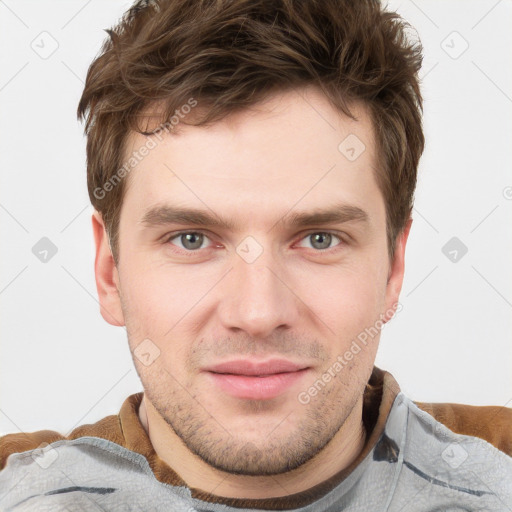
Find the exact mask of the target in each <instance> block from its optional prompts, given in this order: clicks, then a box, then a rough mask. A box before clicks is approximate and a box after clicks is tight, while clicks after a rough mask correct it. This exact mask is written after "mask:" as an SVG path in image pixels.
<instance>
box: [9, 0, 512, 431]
mask: <svg viewBox="0 0 512 512" xmlns="http://www.w3.org/2000/svg"><path fill="white" fill-rule="evenodd" d="M129 5H130V2H127V1H109V2H104V1H100V0H89V1H85V0H81V1H77V0H73V1H70V0H61V1H48V0H47V1H40V0H38V1H35V0H34V1H31V2H30V1H17V2H14V1H13V0H0V173H1V178H0V179H1V183H0V187H1V188H0V225H1V233H2V238H1V241H2V242H1V243H2V245H1V256H2V260H1V261H2V264H1V266H0V312H1V324H0V325H1V345H0V351H1V352H0V432H1V433H6V432H18V431H27V432H30V431H34V430H39V429H53V430H57V431H60V432H62V433H68V432H69V431H71V430H72V429H73V428H74V427H75V426H77V425H80V424H84V423H92V422H95V421H97V420H99V419H101V418H103V417H104V416H106V415H108V414H116V413H117V412H118V410H119V408H120V406H121V404H122V402H123V400H124V399H125V398H126V397H127V396H128V395H129V394H131V393H135V392H137V391H140V390H142V386H141V384H140V382H139V380H138V377H137V375H136V372H135V369H134V367H133V363H132V360H131V356H130V353H129V350H128V344H127V340H126V331H125V330H124V329H123V328H115V327H112V326H110V325H108V324H107V323H105V321H104V320H103V319H102V317H101V316H100V314H99V305H98V302H97V295H96V287H95V282H94V269H93V263H94V245H93V238H92V231H91V220H90V217H91V213H92V207H91V205H90V203H89V199H88V195H87V187H86V171H85V138H84V137H83V127H82V125H80V124H78V122H77V121H76V107H77V103H78V100H79V97H80V95H81V92H82V88H83V80H84V77H85V74H86V71H87V68H88V66H89V64H90V62H91V61H92V59H93V58H94V56H95V55H96V54H97V52H98V51H99V49H100V46H101V43H102V41H103V39H104V38H105V37H107V34H106V33H105V32H104V31H103V29H105V28H108V27H110V26H112V25H113V24H114V23H115V22H116V21H117V20H118V18H119V17H120V16H121V14H122V13H123V12H124V11H125V10H126V9H127V8H128V7H129ZM389 8H390V9H393V10H394V9H396V10H398V12H399V13H400V14H401V15H402V16H403V17H404V18H405V19H406V20H408V21H409V22H410V23H411V25H412V26H413V27H414V28H415V29H416V30H417V32H418V34H419V37H420V39H421V41H422V43H423V45H424V48H425V59H424V65H423V70H422V72H421V75H420V76H421V77H422V81H423V95H424V98H425V116H424V122H425V135H426V139H427V143H426V150H425V153H424V156H423V157H422V160H421V165H420V173H419V183H418V189H417V194H416V208H415V211H414V222H413V227H412V231H411V235H410V238H409V245H408V249H407V268H406V275H405V282H404V286H403V292H402V297H401V301H402V304H403V310H402V311H401V312H400V313H399V314H398V315H397V317H396V318H395V319H394V320H393V321H392V323H391V324H389V325H388V326H386V327H385V329H384V331H383V335H382V340H381V348H380V353H379V355H378V358H377V365H378V366H380V367H382V368H385V369H387V370H389V371H391V373H392V374H393V375H394V376H395V377H396V379H397V380H398V382H399V384H400V385H401V388H402V390H403V391H404V392H405V393H406V394H407V395H408V396H409V397H411V398H412V399H414V400H417V401H444V402H460V403H469V404H476V405H478V404H482V405H491V404H492V405H506V404H508V405H509V406H510V404H511V403H512V402H511V400H512V377H511V367H512V343H511V339H512V337H511V332H512V315H511V312H512V279H511V274H512V270H511V268H512V265H511V263H510V262H511V261H512V258H511V255H512V230H511V229H510V225H511V223H510V221H511V215H510V214H511V210H512V200H510V197H511V192H512V188H511V187H512V175H511V172H510V169H511V160H512V156H511V151H510V147H511V142H512V65H511V60H510V56H511V47H512V45H511V41H512V32H511V31H510V30H509V27H510V26H511V21H512V2H511V1H510V0H509V1H506V0H502V1H496V0H490V1H487V0H485V1H484V0H478V1H469V0H464V1H453V0H450V1H447V0H438V1H432V0H416V1H415V2H412V1H410V0H404V1H402V2H399V1H393V2H390V3H389ZM454 31H455V32H457V34H454V33H453V32H454ZM42 32H47V34H44V35H40V34H41V33H42ZM48 34H50V35H48ZM42 37H43V38H46V39H45V48H46V49H47V50H48V49H51V45H52V44H54V45H56V44H58V48H57V49H56V51H55V52H54V53H53V54H52V55H50V56H48V58H46V59H43V58H41V57H40V56H39V55H38V54H37V53H36V52H35V51H34V50H33V49H32V47H31V44H32V46H35V45H37V44H39V45H40V46H41V45H42V43H41V38H42ZM462 38H463V39H462ZM52 39H53V40H55V41H56V43H55V42H52ZM464 40H465V41H467V44H469V47H468V48H467V50H466V51H465V52H464V53H462V54H461V55H460V56H458V54H459V53H460V52H461V50H462V49H463V48H464V45H465V44H466V43H464ZM443 41H444V42H443ZM450 53H451V56H450ZM454 56H458V58H453V57H454ZM507 187H508V188H507ZM454 236H455V237H457V238H459V239H460V240H461V241H462V242H463V243H464V244H465V245H466V246H467V248H468V253H467V254H466V255H464V256H463V257H462V258H460V259H459V260H458V261H457V262H455V263H454V262H452V261H450V259H448V258H447V257H446V256H445V254H443V252H442V251H441V249H442V247H443V246H444V245H445V244H446V243H447V242H448V240H450V239H451V238H452V237H454ZM42 237H48V238H49V239H50V240H51V241H52V242H53V243H54V244H55V245H56V246H57V248H58V252H57V254H56V255H55V256H54V257H53V258H52V259H51V260H50V261H48V262H47V263H42V262H41V261H39V259H37V258H36V257H35V255H34V254H33V253H32V247H33V246H34V245H35V244H36V243H37V242H38V241H39V240H40V239H41V238H42Z"/></svg>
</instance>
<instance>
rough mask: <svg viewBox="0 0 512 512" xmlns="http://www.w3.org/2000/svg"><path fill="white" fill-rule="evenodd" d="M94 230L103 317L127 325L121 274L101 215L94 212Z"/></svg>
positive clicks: (97, 284) (99, 295) (95, 271)
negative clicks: (121, 296) (121, 292)
mask: <svg viewBox="0 0 512 512" xmlns="http://www.w3.org/2000/svg"><path fill="white" fill-rule="evenodd" d="M92 230H93V235H94V242H95V245H96V259H95V262H94V274H95V279H96V289H97V291H98V297H99V302H100V313H101V316H102V317H103V318H104V319H105V321H106V322H108V323H109V324H111V325H114V326H116V327H121V326H123V325H125V322H124V315H123V310H122V308H121V298H120V295H119V289H118V286H119V274H118V271H117V267H116V265H115V262H114V258H113V256H112V251H111V250H110V245H109V240H108V236H107V232H106V230H105V225H104V223H103V219H102V217H101V214H100V213H99V212H98V211H96V210H94V213H93V214H92Z"/></svg>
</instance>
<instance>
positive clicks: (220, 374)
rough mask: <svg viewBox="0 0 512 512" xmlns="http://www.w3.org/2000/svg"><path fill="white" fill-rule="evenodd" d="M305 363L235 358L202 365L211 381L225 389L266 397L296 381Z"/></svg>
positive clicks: (241, 395)
mask: <svg viewBox="0 0 512 512" xmlns="http://www.w3.org/2000/svg"><path fill="white" fill-rule="evenodd" d="M308 370H309V367H307V366H304V365H299V364H297V363H293V362H291V361H286V360H283V359H272V360H269V361H251V360H246V359H244V360H236V361H228V362H224V363H221V364H217V365H214V366H211V367H209V368H206V369H205V370H204V371H205V372H206V373H207V374H208V375H209V377H210V378H211V380H212V381H213V382H214V384H215V385H216V386H217V387H219V388H220V389H221V390H222V391H224V392H225V393H228V394H229V395H231V396H234V397H236V398H242V399H248V400H269V399H272V398H276V397H277V396H279V395H282V394H283V393H284V392H285V391H287V390H288V389H289V388H290V387H292V386H293V385H294V384H295V383H297V382H298V381H299V380H300V379H301V378H302V377H303V376H304V375H305V373H306V372H307V371H308Z"/></svg>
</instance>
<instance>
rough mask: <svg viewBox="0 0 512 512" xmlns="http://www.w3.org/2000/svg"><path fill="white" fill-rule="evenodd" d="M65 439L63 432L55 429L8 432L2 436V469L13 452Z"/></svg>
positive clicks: (0, 438)
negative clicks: (17, 432) (60, 432)
mask: <svg viewBox="0 0 512 512" xmlns="http://www.w3.org/2000/svg"><path fill="white" fill-rule="evenodd" d="M61 439H65V438H64V436H63V435H62V434H59V433H58V432H55V431H53V430H38V431H37V432H29V433H27V432H21V433H19V434H6V435H4V436H1V437H0V469H3V468H4V467H5V464H6V463H7V458H8V457H9V455H11V454H13V453H22V452H26V451H29V450H35V449H36V448H38V447H40V446H45V445H46V444H51V443H53V442H55V441H60V440H61Z"/></svg>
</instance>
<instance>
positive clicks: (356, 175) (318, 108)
mask: <svg viewBox="0 0 512 512" xmlns="http://www.w3.org/2000/svg"><path fill="white" fill-rule="evenodd" d="M351 111H352V113H353V114H354V115H355V117H356V120H352V119H350V118H348V117H346V116H344V115H343V114H342V113H341V112H340V111H338V110H337V109H335V108H334V107H333V106H332V105H331V104H330V103H329V102H328V100H327V99H326V98H325V97H324V96H323V95H322V94H321V93H320V92H319V91H318V90H316V89H315V88H306V89H302V90H295V91H288V92H283V93H279V94H276V95H274V96H271V97H269V98H268V99H267V100H266V101H265V102H264V103H261V104H258V105H256V106H255V107H253V108H251V109H248V110H244V111H242V112H238V113H236V114H232V115H228V116H227V117H225V118H224V119H222V120H220V121H218V122H216V123H213V124H212V125H210V126H199V127H194V126H187V125H184V124H182V125H180V129H179V131H178V132H177V134H173V133H165V132H162V134H161V135H160V136H159V137H157V136H155V135H153V136H151V137H146V136H143V135H141V134H137V133H132V134H131V135H130V136H129V138H128V140H127V147H126V158H127V159H128V158H129V157H130V155H132V154H134V153H136V152H139V153H140V149H141V148H142V147H143V146H147V147H151V149H149V150H148V151H145V153H146V154H145V156H144V157H143V158H142V159H140V160H139V161H137V163H136V165H134V167H133V169H132V170H131V171H130V173H129V174H128V176H127V180H128V181H127V188H126V192H125V198H124V202H123V208H122V210H124V211H125V213H126V214H127V215H129V216H130V217H131V220H134V219H135V217H134V216H135V215H137V219H138V220H140V219H141V218H142V216H143V214H144V212H145V211H147V208H148V207H150V206H154V205H157V204H164V203H168V204H173V205H177V206H180V207H187V206H188V207H191V206H193V207H198V208H203V209H209V210H212V211H213V212H214V213H215V212H216V211H219V210H222V211H223V212H226V213H227V214H228V215H231V216H232V217H236V220H237V221H239V222H242V223H245V224H251V223H253V222H254V223H255V222H257V221H258V220H259V219H263V217H265V216H267V217H268V218H267V219H266V220H268V221H271V217H272V215H275V214H277V215H280V214H282V213H284V212H286V211H290V210H292V209H295V208H296V207H299V206H300V208H299V209H300V210H304V209H307V208H309V207H313V208H314V207H318V206H324V205H325V204H329V203H330V204H334V203H336V204H339V203H347V204H351V205H354V206H356V207H360V208H362V209H363V207H364V209H365V210H370V211H369V213H370V215H372V213H373V214H374V215H379V214H380V213H382V211H381V210H382V197H381V194H380V191H379V190H378V187H377V183H376V180H375V172H376V170H375V169H376V157H375V144H374V134H373V129H372V125H371V120H370V118H369V116H368V114H367V112H366V109H365V108H364V106H362V105H361V104H355V105H352V106H351ZM190 115H193V112H191V114H190ZM184 117H185V118H186V115H185V116H184ZM149 139H151V140H152V141H153V143H151V144H148V140H149ZM121 217H123V213H122V215H121Z"/></svg>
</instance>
